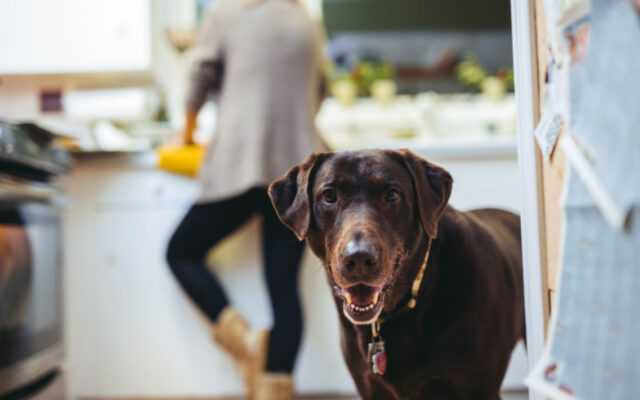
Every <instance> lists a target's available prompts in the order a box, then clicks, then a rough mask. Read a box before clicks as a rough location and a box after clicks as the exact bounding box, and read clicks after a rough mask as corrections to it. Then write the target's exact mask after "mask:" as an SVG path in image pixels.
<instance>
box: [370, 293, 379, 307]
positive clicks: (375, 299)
mask: <svg viewBox="0 0 640 400" xmlns="http://www.w3.org/2000/svg"><path fill="white" fill-rule="evenodd" d="M379 296H380V293H376V294H374V295H373V302H372V303H371V304H372V305H376V304H377V303H378V297H379Z"/></svg>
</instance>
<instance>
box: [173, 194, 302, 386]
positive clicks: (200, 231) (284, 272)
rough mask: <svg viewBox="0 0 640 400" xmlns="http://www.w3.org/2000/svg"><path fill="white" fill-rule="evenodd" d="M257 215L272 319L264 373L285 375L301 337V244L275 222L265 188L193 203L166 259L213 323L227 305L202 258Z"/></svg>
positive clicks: (174, 236)
mask: <svg viewBox="0 0 640 400" xmlns="http://www.w3.org/2000/svg"><path fill="white" fill-rule="evenodd" d="M256 212H258V213H260V214H262V216H263V219H264V224H263V236H262V237H263V257H264V271H265V276H266V282H267V288H268V290H269V296H270V297H271V306H272V309H273V320H274V324H273V328H272V329H271V333H270V335H269V352H268V357H267V371H270V372H287V373H290V372H291V371H292V370H293V364H294V362H295V358H296V354H297V353H298V348H299V347H300V339H301V336H302V310H301V308H300V300H299V298H298V270H299V266H300V258H301V256H302V251H303V249H304V244H303V243H302V242H299V241H298V240H297V239H296V237H295V235H294V234H293V233H292V232H291V231H289V229H287V228H286V227H285V226H284V225H283V224H282V223H281V222H280V221H279V220H278V217H277V216H276V213H275V211H274V210H273V207H272V206H271V202H270V201H269V197H268V195H267V191H266V190H265V189H251V190H249V191H248V192H246V193H244V194H242V195H240V196H237V197H233V198H230V199H225V200H222V201H216V202H212V203H202V204H195V205H193V206H192V207H191V209H190V210H189V212H188V213H187V215H186V216H185V217H184V219H183V220H182V222H181V223H180V226H178V229H177V230H176V232H175V233H174V234H173V237H172V238H171V241H170V242H169V248H168V251H167V261H168V262H169V266H170V267H171V271H172V272H173V274H174V275H175V277H176V278H177V280H178V282H180V284H181V285H182V287H183V289H184V290H185V291H186V292H187V294H188V295H189V296H190V297H191V299H192V300H193V301H194V302H195V303H196V304H197V305H198V306H199V307H200V308H201V309H202V311H204V313H205V314H206V315H207V316H208V317H209V318H210V319H211V321H213V322H215V321H216V319H217V318H218V315H219V314H220V312H221V311H222V310H223V309H224V308H225V307H226V306H227V305H228V304H229V301H228V300H227V297H226V296H225V293H224V290H223V289H222V287H221V286H220V283H219V282H218V280H217V279H216V278H215V277H214V276H213V275H212V274H211V273H210V272H209V270H208V269H207V268H206V266H205V264H204V258H205V254H206V253H207V251H208V250H209V249H210V248H211V247H212V246H214V245H216V244H217V243H219V242H220V240H222V239H223V238H225V237H226V236H227V235H229V234H230V233H232V232H233V231H235V230H236V229H237V228H238V227H240V225H242V224H243V223H244V222H245V221H247V220H248V219H249V218H250V217H251V216H252V215H253V214H255V213H256Z"/></svg>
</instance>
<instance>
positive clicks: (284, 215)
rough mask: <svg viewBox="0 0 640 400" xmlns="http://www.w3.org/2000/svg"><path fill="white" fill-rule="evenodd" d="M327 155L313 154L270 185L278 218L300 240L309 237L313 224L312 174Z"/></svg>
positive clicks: (270, 193) (272, 200) (270, 192)
mask: <svg viewBox="0 0 640 400" xmlns="http://www.w3.org/2000/svg"><path fill="white" fill-rule="evenodd" d="M327 154H328V153H314V154H311V155H310V156H309V158H307V160H306V161H305V162H303V163H302V164H299V165H296V166H295V167H293V168H291V169H290V170H289V172H287V173H286V174H285V175H284V176H283V177H281V178H279V179H278V180H276V181H274V182H273V183H271V185H269V197H270V198H271V203H273V207H274V208H275V209H276V213H277V214H278V217H279V218H280V220H281V221H282V222H283V223H284V224H285V225H286V226H287V227H288V228H289V229H291V230H292V231H293V233H295V234H296V236H297V237H298V239H300V240H304V239H305V238H306V237H307V233H308V232H309V224H310V223H311V201H310V199H309V180H310V177H311V173H312V171H313V170H314V169H315V167H316V165H318V164H319V163H320V161H321V160H324V159H325V158H326V156H327Z"/></svg>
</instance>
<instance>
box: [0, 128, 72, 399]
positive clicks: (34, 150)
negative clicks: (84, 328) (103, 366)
mask: <svg viewBox="0 0 640 400" xmlns="http://www.w3.org/2000/svg"><path fill="white" fill-rule="evenodd" d="M68 164H69V157H68V155H67V154H66V153H64V152H63V151H61V150H59V149H57V148H56V147H55V145H54V136H53V135H52V134H51V133H49V132H47V131H45V130H43V129H40V128H39V127H37V126H35V125H31V124H23V125H11V124H8V123H3V122H0V397H2V398H4V396H13V397H14V398H26V397H29V395H28V394H29V393H34V392H35V387H39V386H42V381H43V380H45V381H46V379H48V377H50V376H51V375H52V374H55V373H56V371H57V370H58V369H59V367H60V365H61V361H62V357H63V333H62V271H63V264H62V210H61V207H60V198H61V191H60V189H59V188H58V187H57V186H56V185H55V178H56V176H58V175H60V174H63V173H65V171H66V170H67V168H68ZM31 387H33V388H34V389H33V390H31V391H30V388H31ZM16 393H19V395H16ZM16 396H17V397H16Z"/></svg>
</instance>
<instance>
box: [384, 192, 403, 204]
mask: <svg viewBox="0 0 640 400" xmlns="http://www.w3.org/2000/svg"><path fill="white" fill-rule="evenodd" d="M384 199H385V201H387V202H389V203H393V202H395V201H398V200H400V193H398V191H397V190H395V189H389V190H388V191H387V194H386V196H385V198H384Z"/></svg>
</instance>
